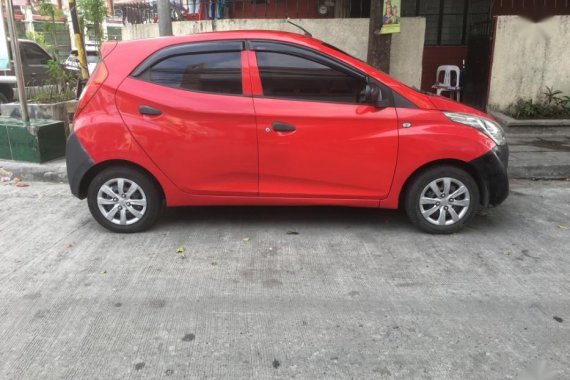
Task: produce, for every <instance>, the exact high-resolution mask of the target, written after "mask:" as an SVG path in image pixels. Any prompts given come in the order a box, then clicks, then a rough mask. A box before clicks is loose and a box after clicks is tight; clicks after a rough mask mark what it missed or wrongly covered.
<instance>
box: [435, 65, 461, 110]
mask: <svg viewBox="0 0 570 380" xmlns="http://www.w3.org/2000/svg"><path fill="white" fill-rule="evenodd" d="M442 72H443V73H444V76H443V82H440V81H439V78H440V77H441V73H442ZM452 74H455V78H452ZM460 76H461V70H459V67H458V66H455V65H443V66H439V67H438V68H437V76H436V77H435V84H434V85H433V88H435V89H437V94H438V95H441V94H442V93H443V92H450V93H451V95H452V96H453V97H454V98H455V100H457V101H458V102H459V101H461V86H460V83H461V81H460Z"/></svg>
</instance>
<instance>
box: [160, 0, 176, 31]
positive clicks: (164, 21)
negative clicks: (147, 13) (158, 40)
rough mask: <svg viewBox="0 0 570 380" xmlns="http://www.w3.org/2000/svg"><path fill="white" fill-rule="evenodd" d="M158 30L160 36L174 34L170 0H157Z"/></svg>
mask: <svg viewBox="0 0 570 380" xmlns="http://www.w3.org/2000/svg"><path fill="white" fill-rule="evenodd" d="M156 3H157V12H158V32H159V34H160V36H161V37H162V36H172V19H171V18H170V0H157V2H156Z"/></svg>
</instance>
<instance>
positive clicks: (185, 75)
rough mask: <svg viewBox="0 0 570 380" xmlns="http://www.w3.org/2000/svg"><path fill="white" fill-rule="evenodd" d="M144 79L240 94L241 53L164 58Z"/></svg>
mask: <svg viewBox="0 0 570 380" xmlns="http://www.w3.org/2000/svg"><path fill="white" fill-rule="evenodd" d="M143 78H144V79H146V80H149V81H151V82H153V83H156V84H160V85H163V86H169V87H175V88H181V89H185V90H193V91H203V92H214V93H220V94H241V93H242V79H241V53H240V52H227V53H198V54H185V55H177V56H174V57H169V58H166V59H164V60H162V61H160V62H159V63H157V64H156V65H154V66H152V67H151V68H150V69H148V71H147V72H146V73H145V74H144V75H143Z"/></svg>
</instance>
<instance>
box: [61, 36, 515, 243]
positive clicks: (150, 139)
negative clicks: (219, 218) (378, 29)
mask: <svg viewBox="0 0 570 380" xmlns="http://www.w3.org/2000/svg"><path fill="white" fill-rule="evenodd" d="M101 55H102V60H101V62H100V63H99V65H98V66H97V68H96V70H95V72H94V74H93V75H92V77H91V79H90V81H89V83H88V85H87V87H86V89H85V91H84V93H83V95H82V97H81V99H80V101H79V105H78V108H77V112H76V115H75V121H74V125H75V129H74V133H73V134H72V135H71V137H70V138H69V141H68V144H67V168H68V175H69V183H70V187H71V192H72V193H73V194H74V195H75V196H77V197H79V198H81V199H84V198H87V202H88V205H89V209H90V210H91V213H92V214H93V216H94V217H95V219H96V220H97V221H98V222H99V223H100V224H101V225H103V226H104V227H106V228H108V229H109V230H112V231H116V232H136V231H141V230H144V229H146V228H148V227H150V226H151V225H153V223H155V222H156V220H157V218H158V216H159V213H160V211H161V209H162V207H163V205H164V204H166V206H169V207H174V206H191V205H200V206H202V205H283V206H285V205H287V206H290V205H296V206H297V205H338V206H356V207H374V208H388V209H396V208H398V207H403V208H404V209H405V210H406V212H407V214H408V215H409V217H410V219H411V221H412V222H413V223H414V224H415V225H417V226H418V227H420V228H421V229H423V230H425V231H428V232H431V233H452V232H455V231H458V230H459V229H460V228H461V227H463V226H464V225H465V224H466V223H467V222H468V221H469V219H471V217H473V215H474V214H475V212H476V211H477V209H478V208H479V207H487V206H489V205H498V204H500V203H501V202H503V200H505V198H506V197H507V195H508V192H509V190H508V189H509V184H508V179H507V161H508V147H507V145H506V142H505V137H504V135H503V131H502V129H501V127H500V126H499V125H498V124H497V123H496V122H495V121H494V120H493V119H492V118H491V117H489V116H487V115H486V114H484V113H481V112H479V111H477V110H475V109H472V108H469V107H467V106H464V105H462V104H459V103H455V102H453V101H450V100H448V99H446V98H443V97H437V96H432V95H426V94H422V93H420V92H418V91H416V90H413V89H411V88H409V87H407V86H405V85H404V84H402V83H400V82H398V81H396V80H394V79H392V78H390V77H389V76H388V75H386V74H384V73H382V72H380V71H378V70H375V69H374V68H372V67H370V66H368V65H367V64H365V63H364V62H362V61H360V60H358V59H355V58H353V57H351V56H349V55H347V54H345V53H343V52H341V51H339V50H338V49H336V48H334V47H332V46H330V45H327V44H326V43H323V42H321V41H319V40H316V39H313V38H310V37H307V36H302V35H298V34H292V33H283V32H270V31H233V32H218V33H205V34H195V35H191V36H183V37H167V38H156V39H151V40H137V41H128V42H108V43H106V44H104V45H103V48H102V54H101Z"/></svg>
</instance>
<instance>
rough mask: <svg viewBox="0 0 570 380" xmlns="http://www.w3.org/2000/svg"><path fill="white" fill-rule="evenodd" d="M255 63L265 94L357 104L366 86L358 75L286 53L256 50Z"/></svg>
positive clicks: (277, 96)
mask: <svg viewBox="0 0 570 380" xmlns="http://www.w3.org/2000/svg"><path fill="white" fill-rule="evenodd" d="M257 65H258V67H259V73H260V75H261V83H262V85H263V94H264V95H265V96H268V97H276V98H287V99H303V100H314V101H326V102H338V103H358V98H359V95H360V93H361V92H362V91H363V90H364V89H365V88H366V81H365V80H364V79H362V78H356V77H353V76H351V75H348V74H345V73H343V72H340V71H338V70H336V69H333V68H331V67H329V66H325V65H323V64H320V63H317V62H314V61H311V60H308V59H305V58H300V57H296V56H293V55H289V54H283V53H268V52H257Z"/></svg>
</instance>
